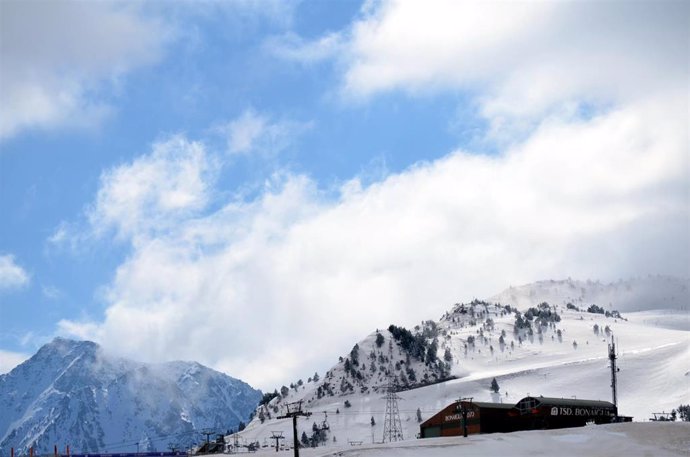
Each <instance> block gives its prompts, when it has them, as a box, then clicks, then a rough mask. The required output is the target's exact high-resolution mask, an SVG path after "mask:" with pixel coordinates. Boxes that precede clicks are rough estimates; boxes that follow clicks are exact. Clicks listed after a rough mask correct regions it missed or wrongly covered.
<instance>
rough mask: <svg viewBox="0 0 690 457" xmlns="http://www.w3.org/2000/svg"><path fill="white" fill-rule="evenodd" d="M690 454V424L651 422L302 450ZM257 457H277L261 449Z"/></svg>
mask: <svg viewBox="0 0 690 457" xmlns="http://www.w3.org/2000/svg"><path fill="white" fill-rule="evenodd" d="M688 454H690V423H687V422H685V423H677V422H665V423H662V422H656V423H654V422H647V423H627V424H610V425H598V426H594V427H581V428H577V429H573V428H569V429H562V430H539V431H526V432H515V433H509V434H493V435H474V436H469V437H467V438H462V437H449V438H433V439H425V440H414V441H402V442H397V443H390V444H389V443H387V444H374V445H372V444H367V443H363V444H361V445H354V446H351V445H349V444H340V445H337V446H332V447H330V448H323V447H321V448H316V449H302V450H300V455H301V456H303V457H336V456H337V457H418V456H424V457H456V456H459V455H462V456H511V457H532V456H535V455H542V456H550V455H560V456H564V457H576V456H588V457H630V456H650V457H651V456H654V457H680V456H687V455H688ZM252 455H254V456H255V457H268V456H274V455H292V454H288V453H281V454H276V452H275V450H269V449H262V450H261V451H260V452H257V453H256V454H252Z"/></svg>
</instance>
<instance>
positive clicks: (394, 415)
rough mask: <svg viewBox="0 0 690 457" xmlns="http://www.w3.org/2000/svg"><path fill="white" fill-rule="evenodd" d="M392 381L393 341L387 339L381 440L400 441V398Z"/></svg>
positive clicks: (401, 437)
mask: <svg viewBox="0 0 690 457" xmlns="http://www.w3.org/2000/svg"><path fill="white" fill-rule="evenodd" d="M395 390H396V389H395V382H394V381H393V342H392V341H390V340H389V341H388V385H387V386H386V396H385V397H384V398H385V399H386V416H385V419H384V421H383V442H384V443H385V442H386V441H388V442H389V443H392V442H393V441H402V439H403V434H402V423H401V422H400V410H399V409H398V400H401V399H402V398H401V397H399V396H398V395H397V394H396V393H395Z"/></svg>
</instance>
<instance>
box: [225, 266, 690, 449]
mask: <svg viewBox="0 0 690 457" xmlns="http://www.w3.org/2000/svg"><path fill="white" fill-rule="evenodd" d="M544 302H547V303H548V305H541V304H542V303H544ZM540 305H541V306H540ZM592 305H596V306H592ZM689 306H690V293H689V289H688V281H687V280H680V279H675V278H668V277H656V276H655V277H649V278H644V279H637V280H629V281H625V282H623V281H621V282H619V283H615V284H601V283H599V282H593V281H582V282H581V281H572V280H565V281H540V282H538V283H534V284H529V285H526V286H521V287H519V288H510V289H508V290H507V291H506V292H503V293H502V294H499V295H497V296H494V297H492V298H491V299H488V300H486V301H479V300H475V301H473V302H471V303H465V304H456V305H454V306H453V307H452V308H451V309H450V310H449V311H448V312H446V313H444V315H443V316H442V317H441V318H440V319H439V320H438V321H426V322H422V323H420V324H419V325H418V326H416V327H415V328H413V329H409V330H405V329H402V330H404V331H401V328H399V327H395V326H392V327H390V328H389V329H381V330H377V331H375V332H373V333H371V334H370V335H368V336H367V337H365V338H364V339H363V340H361V341H359V342H358V343H357V344H356V345H355V346H354V347H353V348H352V350H351V351H350V352H349V353H346V354H342V355H341V356H340V357H339V358H338V362H337V363H336V364H335V365H334V366H333V367H332V368H331V369H329V370H328V371H327V372H326V373H325V374H322V375H321V376H319V374H318V373H315V374H314V375H311V376H309V377H308V378H306V380H305V379H302V380H297V381H295V382H293V383H291V385H290V386H283V388H282V389H280V388H278V389H277V391H276V392H275V393H276V394H277V396H275V398H272V399H270V401H268V402H267V403H265V404H263V405H261V406H260V407H259V408H258V409H257V414H256V415H255V418H254V419H253V420H252V422H251V423H250V424H249V425H248V426H247V428H246V429H245V430H244V431H243V432H242V433H241V434H240V437H239V440H240V442H241V441H242V440H244V441H245V442H257V441H258V442H259V443H260V444H261V445H262V446H263V445H266V446H268V445H269V444H271V443H273V441H271V440H270V436H271V434H272V432H274V431H283V433H284V436H286V437H287V439H286V442H288V444H291V438H290V437H291V436H292V431H291V422H290V421H287V420H284V419H282V420H281V419H277V416H278V415H280V414H283V413H284V411H285V405H286V404H287V403H290V402H295V401H302V402H303V408H304V410H305V411H306V412H311V413H312V414H313V415H312V416H311V417H307V418H303V419H300V420H299V421H298V424H299V429H300V431H299V435H300V436H302V433H304V434H305V435H306V437H307V438H311V437H312V436H314V437H315V438H317V439H319V438H320V440H321V445H330V446H336V445H339V444H342V443H347V442H349V441H353V442H366V443H371V442H380V441H381V440H382V438H383V437H382V435H383V424H384V416H385V411H386V401H385V399H384V398H383V397H384V391H383V389H382V388H381V387H382V386H384V385H385V384H386V383H387V381H388V379H389V376H388V374H389V373H390V375H391V376H390V378H392V379H393V380H394V382H395V383H396V384H397V385H398V389H399V393H398V395H399V396H400V397H401V398H402V399H401V400H400V401H399V409H400V418H401V423H402V429H403V430H402V431H403V436H404V437H405V438H406V439H410V438H414V437H415V435H416V434H417V433H418V432H419V420H420V418H421V419H422V420H425V419H427V418H429V417H430V416H431V415H433V414H435V413H436V412H438V411H439V410H440V409H442V408H443V407H445V406H446V405H448V404H450V403H452V402H453V401H455V400H457V399H458V398H460V397H473V398H474V399H475V401H493V402H505V403H515V402H517V401H518V400H519V399H520V398H522V397H525V396H527V395H529V394H531V395H544V396H551V397H572V396H575V397H577V398H586V399H594V400H597V399H599V400H609V401H610V400H611V389H610V378H609V376H610V370H609V368H608V357H607V356H608V343H609V342H610V341H611V336H613V337H614V338H615V341H616V342H617V347H618V351H619V361H618V363H619V367H620V370H621V371H620V373H619V378H618V379H619V385H618V404H619V411H620V413H621V414H624V415H632V416H634V417H635V420H638V421H640V420H646V419H648V418H649V417H650V416H651V414H652V413H654V412H660V411H667V412H668V411H670V410H671V409H673V408H675V407H677V406H679V405H680V404H688V403H690V364H689V363H688V361H689V360H690V326H688V319H689V314H688V309H690V308H689ZM640 309H643V310H645V311H637V310H640ZM590 311H591V312H590ZM353 359H356V362H357V363H355V362H354V361H353ZM411 373H412V374H411ZM494 378H496V380H497V382H498V384H499V386H500V389H499V393H497V394H496V393H493V392H491V391H490V385H491V381H492V380H493V379H494ZM266 400H269V398H268V396H265V397H264V401H266ZM326 426H327V427H326ZM326 428H327V430H325V429H326Z"/></svg>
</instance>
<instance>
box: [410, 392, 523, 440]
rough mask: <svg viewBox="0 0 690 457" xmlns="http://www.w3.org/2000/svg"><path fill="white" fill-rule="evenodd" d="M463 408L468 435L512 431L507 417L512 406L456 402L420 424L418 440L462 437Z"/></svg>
mask: <svg viewBox="0 0 690 457" xmlns="http://www.w3.org/2000/svg"><path fill="white" fill-rule="evenodd" d="M463 407H465V408H467V433H468V434H475V433H495V432H509V431H512V430H511V429H510V421H509V420H508V419H507V415H508V413H509V412H510V411H511V410H512V409H513V407H514V405H512V404H505V403H484V402H464V401H463V402H457V401H456V402H454V403H451V404H450V405H448V406H446V407H445V408H443V409H442V410H441V411H439V412H438V413H436V414H435V415H433V416H432V417H430V418H429V419H427V420H426V421H424V422H422V423H421V424H420V426H419V427H420V434H419V436H420V438H433V437H437V436H459V435H462V434H463V424H462V408H463Z"/></svg>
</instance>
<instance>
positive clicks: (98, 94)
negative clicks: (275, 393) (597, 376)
mask: <svg viewBox="0 0 690 457" xmlns="http://www.w3.org/2000/svg"><path fill="white" fill-rule="evenodd" d="M0 5H1V6H0V8H2V15H1V16H2V19H1V20H2V32H1V33H2V44H1V45H0V46H1V48H0V49H1V51H2V60H1V61H0V71H1V72H2V79H0V106H1V107H0V116H1V117H0V214H2V225H1V227H2V228H1V229H0V321H1V322H2V329H1V330H0V356H2V359H3V361H2V363H0V369H2V370H3V371H7V370H9V369H11V368H12V366H14V365H15V364H16V363H18V362H19V361H21V360H23V358H25V357H26V356H28V355H30V354H31V353H32V352H34V351H35V350H36V348H37V347H39V346H40V345H41V344H43V343H45V342H46V341H48V340H50V339H51V338H52V337H53V336H55V335H62V336H71V337H77V338H90V339H94V340H97V341H99V342H101V343H102V344H103V345H104V346H105V347H106V348H108V349H109V350H111V351H113V352H115V353H119V354H123V355H126V356H130V357H135V358H140V359H145V360H152V361H157V360H169V359H195V360H198V361H200V362H202V363H206V364H209V365H211V366H213V367H215V368H218V369H221V370H223V371H226V372H228V373H229V374H232V375H234V376H239V377H242V378H244V379H247V380H248V381H249V382H251V383H254V384H257V385H258V386H259V387H261V388H264V389H268V388H271V387H272V386H274V385H276V384H279V383H289V382H290V381H292V380H294V379H297V378H298V377H304V376H307V374H309V373H310V372H311V373H313V371H314V369H317V370H320V371H323V370H324V369H327V368H328V366H329V365H330V363H332V362H333V359H334V357H335V355H336V354H338V353H344V352H345V351H347V350H349V348H350V346H351V345H352V344H354V342H356V341H357V340H358V339H359V338H361V337H363V336H364V335H366V334H367V333H369V332H370V331H372V330H373V329H375V328H377V327H379V328H380V327H384V326H387V325H388V324H390V323H398V324H403V325H414V324H415V323H417V322H418V321H419V320H421V319H428V318H437V317H438V316H439V315H440V314H442V313H443V312H444V311H445V310H446V309H447V308H448V307H449V306H450V305H452V303H454V302H456V301H459V300H465V299H471V298H473V297H486V296H489V295H491V294H494V293H497V292H499V291H500V290H502V289H503V288H505V287H507V286H509V285H510V284H517V283H523V282H529V281H533V280H539V279H545V278H559V277H567V276H572V277H574V278H581V279H587V278H597V279H602V280H616V279H618V278H621V277H629V276H635V275H646V274H657V273H661V274H671V275H678V276H688V275H689V274H690V272H689V271H688V268H689V267H688V265H689V264H690V254H689V252H690V244H689V238H688V232H690V230H688V229H689V228H690V227H689V226H688V195H689V184H688V173H689V171H688V169H689V167H688V131H687V125H688V123H687V113H688V95H687V94H688V92H687V80H688V43H689V42H690V41H689V40H688V38H689V37H688V29H689V27H688V25H689V24H688V17H689V15H688V5H687V3H685V2H632V3H627V2H617V3H595V2H586V3H580V2H572V3H570V2H554V3H548V2H544V3H539V4H532V3H524V4H523V3H511V4H506V3H493V2H444V1H438V2H430V3H428V4H427V3H426V2H424V4H422V3H421V2H420V3H416V2H403V3H399V2H395V1H373V2H366V3H365V4H362V3H361V2H354V1H353V2H350V1H328V2H327V1H323V0H320V1H294V2H282V1H271V0H265V1H252V0H245V1H239V0H238V1H228V2H220V1H207V2H182V1H178V2H155V3H150V4H145V3H138V2H128V3H123V2H93V3H85V2H63V1H57V2H37V1H27V2H16V1H4V2H2V4H0ZM585 31H586V33H585ZM293 331H296V332H298V333H299V334H300V335H302V338H294V337H293V336H292V332H293ZM219 335H220V336H219Z"/></svg>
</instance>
